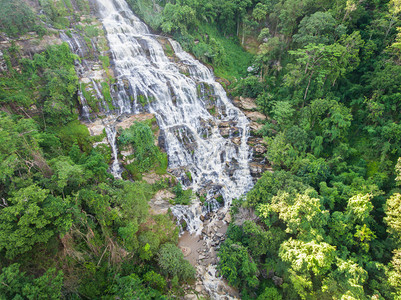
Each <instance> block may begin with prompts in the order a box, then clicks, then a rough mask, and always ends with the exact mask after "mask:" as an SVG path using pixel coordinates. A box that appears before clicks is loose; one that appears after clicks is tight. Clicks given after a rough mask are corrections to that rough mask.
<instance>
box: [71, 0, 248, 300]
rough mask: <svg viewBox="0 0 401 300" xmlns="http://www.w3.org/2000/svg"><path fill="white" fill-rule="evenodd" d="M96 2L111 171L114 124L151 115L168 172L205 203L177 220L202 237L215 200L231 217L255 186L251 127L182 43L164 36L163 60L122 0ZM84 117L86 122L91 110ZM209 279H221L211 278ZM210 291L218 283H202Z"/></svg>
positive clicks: (179, 212) (115, 167) (116, 169)
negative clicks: (106, 54)
mask: <svg viewBox="0 0 401 300" xmlns="http://www.w3.org/2000/svg"><path fill="white" fill-rule="evenodd" d="M97 4H98V11H99V14H100V19H101V21H102V23H103V27H104V29H105V31H106V37H107V40H108V42H109V46H110V51H111V53H112V59H113V63H114V70H115V72H116V74H115V75H116V76H115V77H116V83H115V86H114V90H113V93H112V95H113V106H114V108H115V110H114V111H108V114H109V117H108V118H107V119H108V123H107V124H108V125H107V124H106V125H107V126H106V133H107V138H108V141H109V143H110V145H111V147H112V152H113V158H114V161H113V164H112V166H111V172H112V173H113V174H114V175H115V176H116V177H120V174H121V169H120V165H119V163H118V159H117V146H116V130H115V127H113V126H112V124H114V121H115V120H116V119H117V117H118V116H119V115H122V114H135V113H138V112H139V111H143V110H147V111H149V112H151V113H153V114H154V115H155V116H156V119H157V122H158V125H159V127H160V130H161V132H162V134H163V136H164V139H165V148H166V151H167V154H168V160H169V169H170V170H171V172H172V173H173V174H174V175H176V176H177V177H178V178H179V179H180V180H181V181H182V183H183V185H184V187H185V188H192V189H193V190H194V191H195V192H198V193H200V194H203V195H204V196H205V198H206V200H207V203H206V205H203V206H202V205H201V203H200V202H199V201H194V202H195V203H193V204H192V205H190V206H181V205H177V206H175V207H173V208H172V212H173V214H174V215H175V216H176V217H177V219H178V220H185V222H186V223H187V230H188V231H189V232H190V233H196V234H200V232H201V231H202V227H203V223H202V221H201V220H200V216H201V215H202V214H205V213H207V212H208V211H210V210H216V209H218V208H219V204H218V203H217V201H216V199H215V198H216V197H217V196H218V195H221V196H222V198H223V199H224V206H223V207H222V208H221V210H222V211H223V212H224V213H226V212H227V210H228V208H229V206H230V204H231V201H232V199H234V198H238V197H240V196H241V195H243V194H245V193H246V192H247V191H248V190H249V189H250V188H251V187H252V185H253V181H252V177H251V174H250V170H249V165H248V162H249V158H250V157H249V149H248V145H247V139H248V135H249V128H248V127H249V122H248V120H247V118H246V117H245V115H244V114H243V113H242V112H241V111H240V110H239V109H238V108H236V107H235V106H234V105H233V104H232V103H231V102H230V100H229V99H228V97H227V95H226V93H225V91H224V89H223V87H222V86H221V85H220V84H219V83H217V82H216V81H215V79H214V76H213V74H212V72H211V71H210V70H209V69H208V68H207V67H206V66H204V65H202V64H201V63H199V62H198V61H197V60H195V59H194V58H193V57H192V56H191V55H189V54H188V53H186V52H184V51H183V50H182V48H181V46H180V45H179V44H178V43H177V42H175V41H173V40H171V39H168V40H167V39H165V38H164V39H163V41H164V43H169V44H170V45H171V47H172V48H173V50H174V56H175V57H174V58H171V57H168V56H166V54H165V52H164V50H163V45H162V44H161V42H160V41H161V39H162V38H161V37H159V36H156V35H153V34H151V33H150V31H149V29H148V27H147V26H146V25H145V24H144V23H143V22H141V21H140V20H139V19H138V18H137V17H136V16H135V15H134V14H133V13H132V11H131V10H130V8H129V7H128V5H127V3H126V2H125V1H124V0H97ZM69 43H70V46H71V48H73V49H75V52H78V53H79V51H81V49H80V46H79V39H78V38H76V37H75V36H74V37H73V39H71V38H70V40H69ZM77 44H78V46H77ZM177 61H178V62H177ZM92 83H93V81H92ZM94 88H95V90H96V84H95V85H94ZM96 92H97V93H98V94H99V97H100V98H102V96H101V93H100V92H98V91H97V90H96ZM82 102H85V101H84V99H82ZM83 114H85V115H86V117H88V112H87V111H86V110H83ZM113 115H114V118H113ZM110 119H111V120H110ZM224 130H225V131H224ZM222 131H224V133H223V132H222ZM188 172H189V173H190V174H191V176H190V178H191V181H190V180H188V176H187V174H188ZM185 179H186V180H185ZM207 243H208V244H209V243H210V241H207ZM209 273H210V272H209ZM207 280H208V281H209V283H210V282H211V281H213V280H217V279H216V277H215V276H214V275H213V276H212V279H207ZM208 286H209V287H212V286H213V285H210V284H209V285H208V284H205V287H206V288H207V289H209V288H208ZM209 292H210V293H211V296H212V297H214V298H218V296H216V294H214V293H213V291H211V290H210V289H209Z"/></svg>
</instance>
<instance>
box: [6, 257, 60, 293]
mask: <svg viewBox="0 0 401 300" xmlns="http://www.w3.org/2000/svg"><path fill="white" fill-rule="evenodd" d="M0 282H1V284H0V298H1V299H54V300H56V299H60V298H61V289H62V287H63V273H62V272H61V271H59V272H57V271H56V270H55V269H48V270H47V271H46V272H45V273H44V274H43V275H42V276H40V277H38V278H32V277H30V276H27V275H26V274H25V273H24V272H21V271H20V265H19V264H18V263H15V264H12V265H10V266H8V267H3V268H2V269H1V273H0Z"/></svg>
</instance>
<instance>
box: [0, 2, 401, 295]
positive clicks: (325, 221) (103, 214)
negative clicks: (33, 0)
mask: <svg viewBox="0 0 401 300" xmlns="http://www.w3.org/2000/svg"><path fill="white" fill-rule="evenodd" d="M73 2H74V5H75V6H76V7H78V8H79V9H77V10H76V11H74V9H73V5H72V4H71V1H69V0H65V1H61V0H55V1H49V0H40V1H39V2H38V5H39V7H40V8H41V9H42V11H43V14H42V15H41V16H40V17H37V16H36V15H35V14H34V13H33V12H32V9H31V8H30V7H29V6H27V5H26V3H25V2H24V1H22V0H21V1H1V0H0V30H1V31H4V32H5V33H7V34H8V35H9V36H10V37H14V36H15V37H16V36H19V35H21V34H24V33H26V32H28V31H37V32H38V33H39V34H44V33H45V31H44V30H42V29H41V28H42V27H41V26H42V25H38V24H50V25H51V26H52V27H53V28H54V29H65V28H68V27H69V26H70V23H71V22H72V21H74V20H80V17H81V15H80V14H78V13H76V12H77V11H80V12H86V13H87V12H88V11H89V4H88V2H87V1H84V0H76V1H73ZM127 2H128V3H129V4H130V5H131V7H132V8H133V9H134V10H135V11H136V12H137V13H138V14H139V15H140V16H141V17H142V18H143V19H144V20H145V21H146V22H147V23H148V24H150V25H151V26H152V27H153V28H154V29H155V30H158V31H160V32H163V33H165V34H170V35H172V36H173V37H174V38H175V39H177V40H178V41H180V42H181V44H182V45H183V46H184V48H185V49H187V50H189V51H191V52H192V53H193V54H194V55H195V56H196V57H197V58H199V59H201V60H202V61H203V62H205V63H207V64H211V65H212V66H213V67H214V68H215V71H216V74H217V75H218V76H223V77H225V78H226V79H229V80H231V81H232V82H233V84H232V85H231V86H230V87H229V90H230V92H231V94H232V96H234V97H250V98H254V99H255V100H256V103H257V104H258V109H259V111H260V112H262V113H264V114H265V115H267V116H268V118H267V119H266V121H264V123H263V128H262V129H261V130H260V131H259V132H255V133H254V134H256V135H258V136H259V137H262V138H263V139H264V141H265V143H266V145H267V152H266V153H265V158H266V163H267V164H269V165H270V166H271V167H272V168H273V171H274V172H273V173H271V172H266V173H265V174H264V175H263V176H262V177H261V178H260V179H259V180H258V182H257V183H256V185H255V187H254V188H253V189H252V191H250V192H249V194H248V195H247V196H246V197H245V199H242V200H238V201H237V202H235V204H234V206H233V208H232V215H233V222H232V223H231V224H230V227H229V229H228V232H227V239H226V241H225V242H224V243H223V244H222V245H221V248H220V252H219V269H220V272H221V274H222V275H223V276H224V277H225V278H226V279H227V280H228V282H229V283H230V284H231V285H232V286H234V287H237V288H238V289H239V290H240V292H241V295H242V297H243V298H244V299H319V298H321V299H369V298H371V299H399V298H400V297H401V217H400V216H401V190H400V184H401V160H399V157H400V156H401V147H400V140H401V127H400V126H401V125H400V114H399V111H400V108H401V107H400V105H401V102H400V99H401V98H400V97H401V85H400V82H401V2H400V1H399V0H374V1H356V0H347V1H345V0H339V1H313V0H246V1H239V0H238V1H237V0H236V1H233V0H214V1H210V0H180V1H178V0H177V1H168V0H163V1H154V0H153V1H151V0H128V1H127ZM23 16H26V17H23ZM82 31H83V32H85V34H86V36H87V37H88V36H95V35H96V34H97V31H96V28H95V27H91V26H88V27H85V29H83V30H82ZM241 46H243V47H244V48H245V49H246V50H247V51H248V52H245V51H244V49H243V48H242V47H241ZM165 50H166V49H165ZM167 50H168V49H167ZM2 55H3V59H4V62H5V64H6V70H5V71H4V72H3V73H2V74H1V76H0V105H1V113H0V207H1V208H0V267H1V268H2V269H1V273H0V282H1V283H3V284H2V285H0V292H1V296H3V295H4V297H5V298H7V299H8V298H10V299H12V298H32V299H34V298H39V296H40V297H44V298H46V299H58V298H60V297H66V298H73V299H76V298H101V297H104V298H113V299H114V298H117V297H118V298H121V299H127V298H128V299H129V298H139V299H155V298H156V299H158V298H163V297H166V296H163V295H168V294H170V295H171V294H174V293H175V294H177V293H178V292H179V291H178V290H177V289H178V287H179V284H178V282H179V281H188V280H190V279H191V278H192V277H193V275H194V270H193V269H192V268H191V267H190V265H189V264H188V263H187V262H186V261H185V260H183V257H182V253H181V252H180V251H179V249H178V248H177V247H176V246H175V243H176V242H177V229H176V228H175V226H174V224H173V222H172V220H171V219H170V218H169V217H168V216H151V215H149V213H148V204H147V202H148V200H149V199H150V198H151V197H152V195H153V194H154V193H155V192H156V191H157V190H158V189H159V188H160V187H161V186H164V185H166V184H167V183H166V182H160V183H157V184H155V185H150V184H147V183H146V182H143V181H141V178H142V173H143V172H147V171H149V170H155V171H156V173H159V174H163V173H165V172H166V167H167V161H166V156H165V154H164V153H162V152H161V151H160V149H158V148H157V147H156V146H155V143H154V132H152V126H153V125H154V124H153V123H152V122H150V123H136V124H134V125H133V126H132V127H131V128H128V129H126V130H124V131H121V132H120V138H119V144H120V146H121V147H123V148H124V147H127V148H129V147H131V148H132V149H134V153H135V154H134V155H133V157H131V159H132V160H131V161H130V162H129V163H127V164H126V166H125V167H126V170H127V172H126V173H124V174H123V176H124V177H125V178H129V179H134V180H135V181H128V180H127V181H124V180H115V179H114V178H112V176H111V175H110V174H109V173H108V172H107V169H108V163H109V162H110V152H109V150H108V149H107V148H106V149H103V148H101V147H99V146H98V147H96V148H94V147H93V144H94V142H95V140H96V141H97V139H98V138H100V140H101V139H102V137H95V138H93V137H90V135H89V132H88V130H87V128H86V127H85V126H83V125H81V124H80V123H79V122H78V120H77V114H78V111H77V107H78V100H77V91H78V89H79V87H78V77H77V74H76V73H75V69H74V60H75V59H76V57H75V56H74V55H73V54H72V53H71V52H70V50H69V48H68V46H67V45H66V44H62V45H58V46H52V47H49V48H48V49H47V50H46V51H44V52H42V53H38V54H35V55H34V56H33V57H31V58H27V57H25V58H22V54H21V51H20V49H19V48H18V47H17V46H16V45H15V44H11V45H10V47H8V49H7V50H2ZM100 59H102V58H100ZM102 62H103V64H104V65H107V66H108V65H109V64H110V62H109V61H108V59H107V58H106V57H103V61H102ZM110 81H111V80H110ZM81 89H82V87H81ZM84 90H85V89H83V92H84ZM109 94H110V91H109V92H108V95H109ZM89 98H90V97H88V99H89ZM105 98H107V97H105ZM107 99H108V98H107ZM94 106H95V105H94ZM94 110H95V109H94ZM174 192H175V193H176V195H177V197H176V199H175V201H176V203H184V204H185V203H188V202H189V201H190V197H191V195H190V194H189V192H187V191H183V190H182V187H181V186H180V185H179V184H178V185H176V186H175V188H174ZM16 262H17V263H16ZM56 270H57V271H56Z"/></svg>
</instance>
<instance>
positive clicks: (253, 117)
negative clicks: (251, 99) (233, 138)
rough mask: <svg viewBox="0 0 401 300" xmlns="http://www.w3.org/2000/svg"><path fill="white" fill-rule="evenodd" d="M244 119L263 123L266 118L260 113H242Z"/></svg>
mask: <svg viewBox="0 0 401 300" xmlns="http://www.w3.org/2000/svg"><path fill="white" fill-rule="evenodd" d="M244 113H245V115H246V117H247V118H248V119H250V120H252V121H264V120H266V116H265V115H264V114H262V113H260V112H257V111H251V112H244Z"/></svg>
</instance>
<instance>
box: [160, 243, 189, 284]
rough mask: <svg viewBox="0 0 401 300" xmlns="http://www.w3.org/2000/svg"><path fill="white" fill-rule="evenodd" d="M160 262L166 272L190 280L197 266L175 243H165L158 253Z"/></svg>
mask: <svg viewBox="0 0 401 300" xmlns="http://www.w3.org/2000/svg"><path fill="white" fill-rule="evenodd" d="M158 262H159V266H160V268H161V269H162V270H163V272H164V273H166V274H168V275H170V276H171V277H174V276H178V277H179V278H180V279H181V280H189V279H192V278H194V276H195V268H194V267H193V266H191V264H190V263H189V262H188V261H187V260H185V259H184V254H182V252H181V250H180V249H179V248H178V247H177V246H176V245H174V244H171V243H167V244H164V245H163V246H162V247H161V248H160V250H159V253H158Z"/></svg>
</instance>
